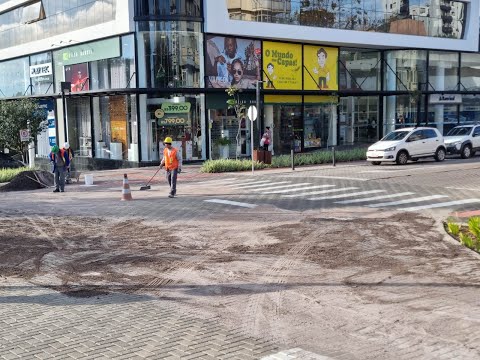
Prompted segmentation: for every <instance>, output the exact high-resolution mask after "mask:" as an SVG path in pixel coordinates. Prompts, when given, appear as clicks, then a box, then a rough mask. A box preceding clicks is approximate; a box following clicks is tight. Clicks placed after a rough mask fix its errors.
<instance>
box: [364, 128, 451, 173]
mask: <svg viewBox="0 0 480 360" xmlns="http://www.w3.org/2000/svg"><path fill="white" fill-rule="evenodd" d="M446 152H447V150H446V148H445V144H444V142H443V136H442V134H440V132H439V131H438V130H437V129H435V128H427V127H411V128H403V129H397V130H395V131H392V132H391V133H389V134H388V135H387V136H385V137H384V138H383V139H381V140H380V141H378V142H376V143H375V144H373V145H372V146H370V147H369V148H368V151H367V161H370V162H371V163H372V165H380V164H381V163H382V162H396V163H397V164H399V165H404V164H406V163H407V162H408V160H412V161H417V160H418V159H420V158H427V157H433V158H434V159H435V160H436V161H443V160H445V155H446Z"/></svg>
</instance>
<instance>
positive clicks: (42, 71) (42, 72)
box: [30, 63, 53, 78]
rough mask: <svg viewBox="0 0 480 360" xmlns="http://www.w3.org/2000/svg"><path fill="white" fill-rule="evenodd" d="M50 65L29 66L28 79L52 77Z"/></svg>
mask: <svg viewBox="0 0 480 360" xmlns="http://www.w3.org/2000/svg"><path fill="white" fill-rule="evenodd" d="M52 74H53V72H52V63H48V64H41V65H32V66H30V77H31V78H33V77H39V76H48V75H52Z"/></svg>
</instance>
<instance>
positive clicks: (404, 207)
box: [203, 178, 480, 211]
mask: <svg viewBox="0 0 480 360" xmlns="http://www.w3.org/2000/svg"><path fill="white" fill-rule="evenodd" d="M203 185H206V186H214V187H217V186H224V187H226V188H229V189H231V190H233V191H234V192H236V193H237V194H239V195H242V194H244V195H256V196H262V197H263V196H269V195H270V196H271V197H272V199H273V200H289V199H290V200H293V199H302V200H306V201H308V202H310V203H320V202H322V201H324V202H326V201H329V202H331V203H333V204H335V205H356V206H364V207H369V208H388V209H395V210H401V211H421V210H427V209H438V208H452V209H455V208H457V207H459V206H462V205H469V204H477V205H479V206H480V198H470V199H452V197H454V196H451V195H447V194H425V193H420V192H415V191H405V189H403V191H402V190H399V191H398V192H392V191H391V190H386V189H382V188H377V189H375V188H366V186H365V187H364V186H362V188H360V187H359V186H342V185H340V184H320V185H319V184H314V183H312V182H297V183H296V182H294V181H289V180H281V181H275V180H267V179H254V180H252V179H245V178H227V179H218V180H212V181H207V182H205V183H203ZM362 185H364V184H363V183H362ZM447 192H448V190H447Z"/></svg>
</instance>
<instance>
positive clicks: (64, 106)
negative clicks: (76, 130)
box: [57, 81, 72, 145]
mask: <svg viewBox="0 0 480 360" xmlns="http://www.w3.org/2000/svg"><path fill="white" fill-rule="evenodd" d="M71 85H72V83H71V82H68V81H62V82H61V83H60V88H61V90H62V110H63V111H62V112H63V134H64V136H65V141H66V142H68V132H67V128H68V126H67V113H66V111H67V104H66V99H65V90H67V91H68V92H70V91H71ZM57 132H58V128H57ZM57 141H58V143H57V145H59V143H60V141H59V139H58V138H57Z"/></svg>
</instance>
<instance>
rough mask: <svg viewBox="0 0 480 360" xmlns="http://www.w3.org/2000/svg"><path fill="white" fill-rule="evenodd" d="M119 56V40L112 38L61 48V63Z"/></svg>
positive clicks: (83, 61)
mask: <svg viewBox="0 0 480 360" xmlns="http://www.w3.org/2000/svg"><path fill="white" fill-rule="evenodd" d="M119 56H120V40H119V39H118V38H112V39H107V40H101V41H96V42H92V43H88V44H81V45H77V46H71V47H69V48H66V49H64V50H62V62H63V65H73V64H80V63H86V62H90V61H97V60H103V59H110V58H115V57H119Z"/></svg>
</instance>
